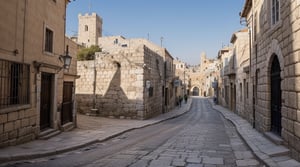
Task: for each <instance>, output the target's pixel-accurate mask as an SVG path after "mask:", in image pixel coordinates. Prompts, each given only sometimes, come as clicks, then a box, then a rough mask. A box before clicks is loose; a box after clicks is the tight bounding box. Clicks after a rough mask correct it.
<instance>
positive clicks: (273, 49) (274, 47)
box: [264, 39, 285, 131]
mask: <svg viewBox="0 0 300 167" xmlns="http://www.w3.org/2000/svg"><path fill="white" fill-rule="evenodd" d="M266 56H267V60H266V62H265V67H267V68H266V71H265V74H266V75H267V76H266V77H267V80H266V81H267V83H266V84H267V90H266V92H267V94H268V95H267V96H266V101H267V105H266V110H267V112H268V113H267V120H268V121H265V123H266V125H264V127H266V129H264V131H270V130H271V68H272V62H273V59H274V57H275V56H277V58H278V61H279V64H280V71H281V72H280V77H281V79H282V80H281V85H283V81H284V78H285V76H284V58H283V55H282V51H281V48H280V46H279V42H278V41H277V40H276V39H273V40H272V43H271V45H270V48H269V51H268V54H267V55H266ZM281 94H282V97H283V90H282V91H281ZM283 103H284V101H282V104H281V106H282V108H283V106H284V105H283Z"/></svg>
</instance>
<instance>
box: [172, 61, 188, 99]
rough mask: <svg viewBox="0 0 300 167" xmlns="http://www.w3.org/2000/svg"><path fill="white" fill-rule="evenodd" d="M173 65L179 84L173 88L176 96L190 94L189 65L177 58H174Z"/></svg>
mask: <svg viewBox="0 0 300 167" xmlns="http://www.w3.org/2000/svg"><path fill="white" fill-rule="evenodd" d="M174 66H175V76H176V77H177V78H178V79H179V81H180V85H179V87H178V88H176V90H175V94H176V95H177V96H179V95H180V96H182V97H183V96H184V95H185V94H186V95H189V94H190V77H189V73H188V71H189V69H188V68H189V67H188V66H187V64H186V63H185V62H183V61H181V60H179V59H176V60H174Z"/></svg>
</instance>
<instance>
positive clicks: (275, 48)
mask: <svg viewBox="0 0 300 167" xmlns="http://www.w3.org/2000/svg"><path fill="white" fill-rule="evenodd" d="M275 55H276V56H277V58H278V60H279V63H280V69H281V71H282V72H283V70H284V58H283V55H282V52H281V48H280V46H279V43H278V40H276V39H273V40H272V43H271V46H270V49H269V52H268V54H267V61H266V63H267V64H266V66H265V67H267V72H268V73H269V72H270V71H271V65H272V62H273V59H274V56H275Z"/></svg>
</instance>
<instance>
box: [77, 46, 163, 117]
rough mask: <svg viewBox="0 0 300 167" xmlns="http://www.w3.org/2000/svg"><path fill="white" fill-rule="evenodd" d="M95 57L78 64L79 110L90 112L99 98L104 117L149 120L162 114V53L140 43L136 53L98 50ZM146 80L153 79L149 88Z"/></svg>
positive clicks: (99, 106) (97, 105) (99, 105)
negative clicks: (108, 52)
mask: <svg viewBox="0 0 300 167" xmlns="http://www.w3.org/2000/svg"><path fill="white" fill-rule="evenodd" d="M96 57H97V58H96V61H80V62H78V64H77V70H78V75H80V76H81V77H80V78H79V79H78V80H77V81H76V85H77V87H76V97H77V102H78V112H80V113H89V112H90V109H91V108H93V99H94V98H95V97H96V98H95V99H96V103H95V104H96V108H97V109H98V114H99V115H101V116H109V117H116V118H131V119H146V118H149V117H151V116H153V115H157V114H158V113H161V111H162V97H161V94H162V82H161V79H162V77H161V76H160V75H161V74H162V71H161V70H162V69H163V59H162V57H161V56H159V55H158V54H156V53H155V52H153V51H151V50H150V49H148V48H147V47H145V46H143V45H141V46H140V47H138V48H136V50H134V52H129V51H128V50H127V51H120V52H118V53H116V54H103V53H97V56H96ZM94 64H95V66H94ZM94 67H95V68H94ZM94 74H96V79H94V77H95V75H94ZM94 80H95V81H96V87H95V95H96V96H94V95H93V93H94V92H93V90H94V86H93V83H94ZM146 81H150V83H151V85H150V88H146Z"/></svg>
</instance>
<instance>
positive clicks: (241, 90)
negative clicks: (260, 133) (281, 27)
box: [218, 29, 250, 119]
mask: <svg viewBox="0 0 300 167" xmlns="http://www.w3.org/2000/svg"><path fill="white" fill-rule="evenodd" d="M230 42H231V43H232V46H230V47H225V48H223V49H221V50H220V51H219V55H218V59H219V62H220V65H219V67H220V69H221V74H220V75H221V78H222V80H219V81H218V82H219V90H220V92H219V95H218V96H219V103H220V104H221V105H223V106H226V107H228V108H229V109H230V110H232V111H234V112H237V113H238V114H239V115H241V116H243V117H244V118H246V117H247V118H249V119H250V116H249V114H248V113H249V111H246V110H247V109H248V107H249V104H248V99H249V91H248V89H247V87H249V33H248V29H242V30H240V31H237V32H235V33H233V35H232V37H231V40H230Z"/></svg>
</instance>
